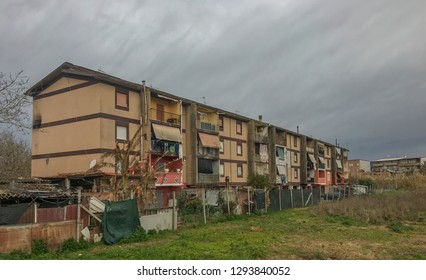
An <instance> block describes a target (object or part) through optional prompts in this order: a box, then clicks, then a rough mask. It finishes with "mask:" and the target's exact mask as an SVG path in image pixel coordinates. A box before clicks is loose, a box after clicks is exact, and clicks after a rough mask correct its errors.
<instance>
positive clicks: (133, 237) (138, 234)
mask: <svg viewBox="0 0 426 280" xmlns="http://www.w3.org/2000/svg"><path fill="white" fill-rule="evenodd" d="M147 238H148V236H147V233H146V231H145V229H144V228H143V227H138V228H137V229H136V230H135V231H133V232H132V234H130V235H127V236H125V237H124V238H123V239H121V240H120V243H123V244H127V243H137V242H142V241H145V240H147Z"/></svg>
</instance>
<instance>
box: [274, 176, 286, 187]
mask: <svg viewBox="0 0 426 280" xmlns="http://www.w3.org/2000/svg"><path fill="white" fill-rule="evenodd" d="M275 183H276V184H282V185H285V184H287V176H285V175H277V176H276V177H275Z"/></svg>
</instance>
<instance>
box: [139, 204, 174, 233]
mask: <svg viewBox="0 0 426 280" xmlns="http://www.w3.org/2000/svg"><path fill="white" fill-rule="evenodd" d="M139 220H140V223H141V226H142V227H143V229H144V230H146V231H148V230H151V229H155V230H156V231H159V230H165V229H170V230H172V229H176V228H177V211H175V218H174V220H173V210H172V209H163V210H161V211H158V213H157V214H155V215H146V216H141V217H140V219H139ZM173 222H174V227H173Z"/></svg>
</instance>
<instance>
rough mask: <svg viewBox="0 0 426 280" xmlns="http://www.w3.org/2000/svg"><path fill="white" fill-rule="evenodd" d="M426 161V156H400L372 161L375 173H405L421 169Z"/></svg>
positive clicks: (372, 170)
mask: <svg viewBox="0 0 426 280" xmlns="http://www.w3.org/2000/svg"><path fill="white" fill-rule="evenodd" d="M425 162H426V157H398V158H386V159H378V160H374V161H372V162H371V172H374V173H382V172H389V173H403V172H413V171H416V170H419V169H420V166H421V165H422V164H423V163H425Z"/></svg>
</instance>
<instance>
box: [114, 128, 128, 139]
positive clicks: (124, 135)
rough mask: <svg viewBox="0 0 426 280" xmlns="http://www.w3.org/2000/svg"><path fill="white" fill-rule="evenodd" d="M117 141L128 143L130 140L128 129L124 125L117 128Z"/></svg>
mask: <svg viewBox="0 0 426 280" xmlns="http://www.w3.org/2000/svg"><path fill="white" fill-rule="evenodd" d="M115 139H116V140H118V141H127V139H128V127H127V126H124V125H116V126H115Z"/></svg>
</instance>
